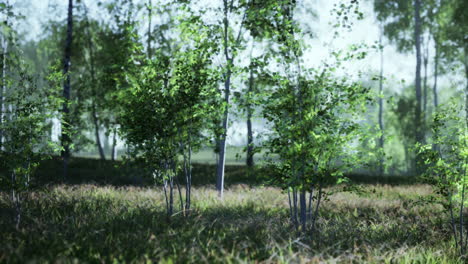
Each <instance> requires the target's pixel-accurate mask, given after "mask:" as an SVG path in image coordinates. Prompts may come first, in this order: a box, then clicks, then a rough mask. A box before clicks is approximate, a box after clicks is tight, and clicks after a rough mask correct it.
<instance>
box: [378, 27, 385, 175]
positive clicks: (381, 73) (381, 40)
mask: <svg viewBox="0 0 468 264" xmlns="http://www.w3.org/2000/svg"><path fill="white" fill-rule="evenodd" d="M379 44H380V81H379V129H380V138H379V147H380V150H381V151H382V153H381V154H380V155H381V157H380V164H379V174H380V175H383V174H384V154H385V152H384V151H385V150H384V144H385V141H384V124H383V67H384V54H383V28H382V25H381V29H380V37H379Z"/></svg>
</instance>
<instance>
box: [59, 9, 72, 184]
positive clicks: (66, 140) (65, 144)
mask: <svg viewBox="0 0 468 264" xmlns="http://www.w3.org/2000/svg"><path fill="white" fill-rule="evenodd" d="M72 41H73V0H69V1H68V16H67V39H66V42H65V55H64V56H65V57H64V61H63V74H64V76H65V82H64V84H63V97H64V99H65V100H64V103H63V109H62V113H63V116H62V139H61V140H62V148H63V150H62V159H63V178H64V179H66V178H67V175H68V162H69V159H70V143H71V142H70V135H69V133H70V129H69V128H70V119H69V114H70V110H69V106H68V104H69V101H70V89H71V87H70V73H69V71H70V66H71V52H72V50H71V47H72Z"/></svg>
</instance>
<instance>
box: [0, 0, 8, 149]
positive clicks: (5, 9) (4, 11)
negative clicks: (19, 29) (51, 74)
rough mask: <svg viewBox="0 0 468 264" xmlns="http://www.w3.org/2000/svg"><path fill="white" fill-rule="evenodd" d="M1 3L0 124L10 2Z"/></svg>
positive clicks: (0, 138)
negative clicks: (2, 20) (0, 65)
mask: <svg viewBox="0 0 468 264" xmlns="http://www.w3.org/2000/svg"><path fill="white" fill-rule="evenodd" d="M2 4H3V5H2V6H1V9H0V11H1V14H3V15H4V18H3V19H4V22H3V23H4V26H3V27H2V29H1V30H2V34H1V45H2V56H1V63H2V69H1V70H2V73H1V74H2V76H1V84H2V85H1V87H0V111H1V112H0V126H1V124H2V122H3V119H4V113H5V102H4V96H5V95H6V89H7V87H6V86H7V79H6V71H7V53H8V35H9V34H8V31H9V28H8V24H9V23H8V17H9V12H10V10H9V9H10V4H9V1H6V3H2ZM3 136H4V135H3V129H0V151H1V150H2V147H3Z"/></svg>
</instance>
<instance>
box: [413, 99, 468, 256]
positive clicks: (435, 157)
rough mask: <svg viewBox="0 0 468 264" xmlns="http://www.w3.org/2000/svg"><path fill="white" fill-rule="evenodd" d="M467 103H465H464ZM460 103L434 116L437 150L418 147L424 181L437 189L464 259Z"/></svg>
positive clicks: (466, 130)
mask: <svg viewBox="0 0 468 264" xmlns="http://www.w3.org/2000/svg"><path fill="white" fill-rule="evenodd" d="M466 103H468V101H466V102H465V105H466ZM466 114H467V113H463V103H460V100H456V99H455V98H452V100H451V101H449V103H448V104H447V105H445V106H441V107H439V109H438V111H437V113H436V114H435V115H434V120H433V125H432V130H433V141H434V143H435V144H436V145H437V146H438V148H436V149H434V148H432V146H431V145H429V144H427V145H420V144H418V148H419V151H420V153H421V155H422V156H423V157H424V160H425V164H426V166H427V168H428V169H427V172H426V173H425V175H424V176H425V179H426V180H427V182H428V183H430V184H432V185H433V186H434V187H435V188H436V194H437V195H436V197H435V198H437V199H436V200H435V201H436V202H438V203H441V204H442V205H443V206H444V208H445V213H447V214H448V216H449V219H450V223H449V224H450V226H451V229H452V232H453V233H452V234H453V238H454V240H455V247H456V250H457V251H458V252H459V254H460V255H461V256H462V257H466V253H467V249H468V229H467V228H466V220H465V214H466V210H465V207H466V203H467V201H466V197H467V190H468V186H467V184H468V181H467V180H468V178H467V177H468V174H467V170H468V124H467V123H466V122H467V121H466V120H467V119H468V116H467V115H466Z"/></svg>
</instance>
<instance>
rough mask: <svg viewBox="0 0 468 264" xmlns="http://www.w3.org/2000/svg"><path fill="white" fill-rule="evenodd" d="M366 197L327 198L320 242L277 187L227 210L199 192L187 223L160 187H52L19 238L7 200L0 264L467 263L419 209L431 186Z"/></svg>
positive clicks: (442, 222) (386, 188)
mask: <svg viewBox="0 0 468 264" xmlns="http://www.w3.org/2000/svg"><path fill="white" fill-rule="evenodd" d="M365 189H366V190H367V192H364V193H360V194H355V193H343V192H336V193H334V194H333V195H331V196H330V197H329V200H327V201H325V202H324V204H323V207H322V209H321V211H320V215H321V217H320V220H319V222H318V225H319V230H320V232H319V233H317V234H316V235H315V238H316V239H314V240H312V239H311V235H310V234H306V235H300V234H297V233H296V231H295V229H294V228H293V227H292V226H291V225H290V223H289V221H288V209H287V196H286V195H285V194H284V193H282V192H281V191H280V190H278V189H276V188H273V187H249V186H248V185H245V184H233V185H231V186H230V187H229V188H228V189H227V190H226V192H225V197H224V200H222V201H221V200H219V199H218V198H217V196H216V192H215V191H214V190H213V189H211V188H209V187H197V188H195V190H194V193H193V204H194V206H195V209H194V210H193V211H192V212H191V214H190V215H189V216H188V217H184V216H183V215H182V214H177V215H175V216H173V217H171V218H170V221H168V218H167V217H166V214H165V212H164V204H163V202H164V200H163V195H162V191H161V189H160V188H150V187H128V186H127V187H112V186H96V185H90V184H83V185H54V186H48V187H44V188H41V189H38V190H35V191H33V192H32V193H30V194H29V195H28V196H27V197H25V199H24V203H23V210H24V217H23V223H22V226H21V228H20V229H19V230H16V229H15V228H14V227H13V224H12V222H11V221H12V205H11V203H10V200H9V199H8V194H7V193H5V192H2V193H0V237H1V238H2V242H1V243H0V262H1V263H27V262H32V263H72V262H73V263H76V262H80V263H98V262H99V263H101V262H105V263H120V262H129V263H130V262H137V263H141V262H147V263H148V262H149V263H151V262H160V263H186V262H195V263H199V262H201V263H244V262H264V263H321V262H326V263H462V261H461V260H460V259H458V258H457V257H456V254H455V253H454V250H453V243H452V240H451V238H450V234H449V230H448V225H447V218H446V216H445V215H444V214H442V208H441V207H439V206H436V205H428V204H419V203H417V201H418V199H419V198H420V197H424V196H427V195H430V194H431V193H432V191H431V189H430V187H428V186H425V185H405V186H390V185H367V186H366V188H365ZM176 204H177V203H176Z"/></svg>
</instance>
